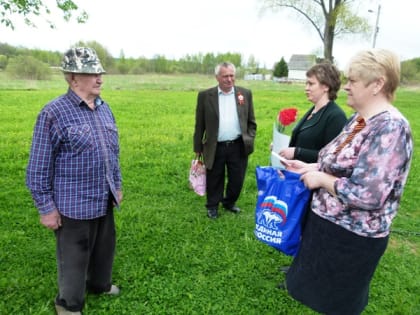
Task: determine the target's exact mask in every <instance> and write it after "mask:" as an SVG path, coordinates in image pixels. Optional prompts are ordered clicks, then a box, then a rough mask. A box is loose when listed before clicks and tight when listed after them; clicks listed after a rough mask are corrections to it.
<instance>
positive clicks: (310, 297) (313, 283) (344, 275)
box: [286, 211, 388, 315]
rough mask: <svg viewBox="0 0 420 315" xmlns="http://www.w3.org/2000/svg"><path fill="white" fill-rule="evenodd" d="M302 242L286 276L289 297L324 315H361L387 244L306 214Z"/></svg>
mask: <svg viewBox="0 0 420 315" xmlns="http://www.w3.org/2000/svg"><path fill="white" fill-rule="evenodd" d="M302 233H303V234H302V242H301V247H300V249H299V252H298V253H297V256H296V257H295V258H294V260H293V263H292V265H291V266H290V270H289V271H288V273H287V277H286V282H287V283H286V285H287V290H288V292H289V294H290V295H291V296H292V297H293V298H294V299H295V300H297V301H300V302H301V303H303V304H305V305H307V306H309V307H310V308H312V309H313V310H315V311H317V312H320V313H324V314H329V315H330V314H331V315H332V314H337V315H338V314H339V315H344V314H349V315H350V314H351V315H355V314H360V313H361V312H362V311H363V309H364V308H365V307H366V305H367V303H368V297H369V284H370V281H371V279H372V277H373V274H374V272H375V269H376V266H377V265H378V263H379V260H380V258H381V257H382V255H383V253H384V252H385V249H386V247H387V244H388V236H387V237H384V238H370V237H362V236H359V235H357V234H355V233H352V232H350V231H348V230H346V229H344V228H342V227H340V226H338V225H336V224H334V223H332V222H330V221H328V220H325V219H322V218H321V217H319V216H318V215H316V214H314V213H313V212H312V211H309V214H308V217H307V221H306V223H305V227H304V230H303V232H302Z"/></svg>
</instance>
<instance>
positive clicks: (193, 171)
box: [188, 157, 206, 196]
mask: <svg viewBox="0 0 420 315" xmlns="http://www.w3.org/2000/svg"><path fill="white" fill-rule="evenodd" d="M188 180H189V182H190V188H191V189H193V190H194V192H195V193H196V194H197V195H199V196H204V195H205V194H206V167H205V165H204V162H203V161H202V158H201V157H200V158H199V159H198V160H192V161H191V167H190V175H189V177H188Z"/></svg>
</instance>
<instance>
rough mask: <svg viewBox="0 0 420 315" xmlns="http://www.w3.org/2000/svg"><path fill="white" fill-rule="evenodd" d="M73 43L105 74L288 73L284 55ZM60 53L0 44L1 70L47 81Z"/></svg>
mask: <svg viewBox="0 0 420 315" xmlns="http://www.w3.org/2000/svg"><path fill="white" fill-rule="evenodd" d="M76 46H89V47H93V48H94V49H95V50H96V52H97V54H98V56H99V58H100V59H101V62H102V64H103V66H104V68H105V69H106V71H107V73H108V74H145V73H162V74H163V73H164V74H175V73H197V74H206V75H213V71H214V67H215V66H216V65H217V64H218V63H219V62H221V61H226V60H228V61H230V62H232V63H233V64H235V66H236V67H237V72H238V73H237V75H238V77H242V76H243V75H245V74H272V75H273V76H274V77H278V78H283V77H287V76H288V71H289V69H288V65H287V63H286V61H285V60H284V58H283V57H281V59H280V61H279V62H277V63H276V64H275V65H273V69H267V68H261V67H259V66H258V63H257V62H256V61H255V59H254V57H253V56H250V58H248V61H247V62H244V61H243V59H242V56H241V54H239V53H224V54H213V53H207V54H196V55H186V56H184V57H183V58H180V59H179V60H170V59H167V58H166V57H165V56H163V55H156V56H154V57H153V58H145V57H140V58H126V57H125V56H124V52H121V53H120V56H119V57H118V58H114V57H113V56H112V55H111V54H110V53H109V52H108V51H107V49H106V48H104V47H103V46H102V45H101V44H99V43H97V42H87V43H84V42H79V43H77V44H76ZM62 54H63V53H62V52H58V51H45V50H39V49H28V48H23V47H14V46H11V45H8V44H5V43H0V71H5V72H7V73H8V74H9V75H10V76H12V77H14V78H18V79H29V80H47V79H49V78H51V75H52V74H53V72H54V70H53V69H57V68H59V67H60V66H61V59H62ZM401 82H402V83H418V82H420V58H415V59H411V60H406V61H403V62H402V64H401Z"/></svg>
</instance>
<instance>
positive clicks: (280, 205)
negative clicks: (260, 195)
mask: <svg viewBox="0 0 420 315" xmlns="http://www.w3.org/2000/svg"><path fill="white" fill-rule="evenodd" d="M260 207H261V208H262V209H263V211H262V212H261V213H260V216H259V218H258V223H259V224H263V225H265V226H268V227H271V228H274V227H275V226H276V225H279V226H282V225H284V224H286V222H287V213H288V209H287V204H286V203H285V202H284V201H282V200H278V199H277V198H276V196H267V197H265V198H264V200H263V202H262V203H261V206H260Z"/></svg>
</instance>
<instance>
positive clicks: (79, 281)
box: [55, 207, 115, 312]
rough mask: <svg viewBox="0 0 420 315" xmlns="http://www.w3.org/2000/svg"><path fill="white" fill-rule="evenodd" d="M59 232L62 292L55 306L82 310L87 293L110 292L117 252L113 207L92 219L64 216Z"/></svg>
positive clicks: (58, 249) (58, 265)
mask: <svg viewBox="0 0 420 315" xmlns="http://www.w3.org/2000/svg"><path fill="white" fill-rule="evenodd" d="M61 219H62V226H61V227H60V228H59V229H58V230H57V231H56V233H55V235H56V241H57V249H56V250H57V268H58V288H59V293H58V296H57V298H56V304H57V305H61V306H63V307H64V308H66V309H67V310H69V311H72V312H77V311H81V310H82V309H83V305H84V300H85V291H86V290H88V291H91V292H92V293H102V292H106V291H109V290H110V288H111V281H112V277H111V274H112V265H113V261H114V253H115V225H114V212H113V210H112V207H110V208H109V210H108V211H107V215H106V216H103V217H100V218H97V219H92V220H74V219H70V218H66V217H62V218H61Z"/></svg>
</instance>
